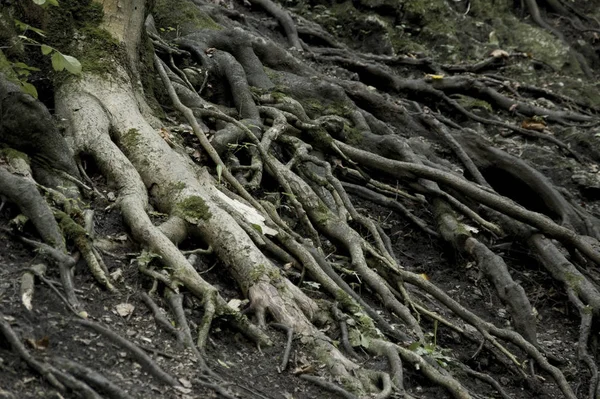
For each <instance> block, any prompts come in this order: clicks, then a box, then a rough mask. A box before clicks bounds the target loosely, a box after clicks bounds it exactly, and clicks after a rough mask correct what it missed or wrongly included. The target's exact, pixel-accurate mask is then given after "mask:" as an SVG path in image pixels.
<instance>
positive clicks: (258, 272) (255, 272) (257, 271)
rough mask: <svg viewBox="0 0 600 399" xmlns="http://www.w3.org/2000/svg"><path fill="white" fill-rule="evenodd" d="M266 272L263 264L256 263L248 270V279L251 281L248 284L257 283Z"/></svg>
mask: <svg viewBox="0 0 600 399" xmlns="http://www.w3.org/2000/svg"><path fill="white" fill-rule="evenodd" d="M266 273H267V268H266V266H265V265H263V264H260V265H256V266H254V267H253V268H252V271H251V272H250V276H249V277H250V281H251V282H252V283H251V284H249V285H252V284H256V283H258V282H259V281H260V280H261V279H262V278H263V277H264V275H265V274H266Z"/></svg>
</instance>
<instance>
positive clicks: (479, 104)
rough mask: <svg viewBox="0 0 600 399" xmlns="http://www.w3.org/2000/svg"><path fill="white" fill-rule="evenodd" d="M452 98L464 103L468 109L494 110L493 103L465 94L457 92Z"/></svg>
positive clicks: (464, 106)
mask: <svg viewBox="0 0 600 399" xmlns="http://www.w3.org/2000/svg"><path fill="white" fill-rule="evenodd" d="M452 98H453V99H455V100H456V102H457V103H458V104H460V105H462V106H463V108H466V109H468V110H469V109H473V108H481V109H484V110H486V111H488V112H494V109H493V108H492V105H491V104H490V103H488V102H487V101H484V100H480V99H478V98H473V97H469V96H465V95H462V94H455V95H453V96H452Z"/></svg>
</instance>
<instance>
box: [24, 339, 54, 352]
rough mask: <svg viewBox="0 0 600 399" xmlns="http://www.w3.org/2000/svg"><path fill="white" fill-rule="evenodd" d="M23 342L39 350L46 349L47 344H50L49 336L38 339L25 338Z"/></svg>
mask: <svg viewBox="0 0 600 399" xmlns="http://www.w3.org/2000/svg"><path fill="white" fill-rule="evenodd" d="M25 342H26V343H27V344H28V345H29V346H31V347H32V348H33V349H37V350H39V351H44V350H46V349H48V345H50V338H48V337H43V338H40V339H31V338H28V339H26V340H25Z"/></svg>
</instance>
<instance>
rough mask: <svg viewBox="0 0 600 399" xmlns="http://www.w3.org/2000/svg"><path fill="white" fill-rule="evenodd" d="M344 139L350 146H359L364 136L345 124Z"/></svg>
mask: <svg viewBox="0 0 600 399" xmlns="http://www.w3.org/2000/svg"><path fill="white" fill-rule="evenodd" d="M344 137H345V139H346V142H347V143H348V144H350V145H359V144H360V143H361V142H362V141H363V139H364V136H363V134H362V133H361V131H360V130H358V129H356V128H355V127H351V126H350V125H349V124H347V123H344Z"/></svg>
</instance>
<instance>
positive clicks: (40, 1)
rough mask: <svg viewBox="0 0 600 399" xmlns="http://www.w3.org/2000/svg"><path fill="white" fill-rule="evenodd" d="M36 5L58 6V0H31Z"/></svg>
mask: <svg viewBox="0 0 600 399" xmlns="http://www.w3.org/2000/svg"><path fill="white" fill-rule="evenodd" d="M32 1H33V2H34V3H35V4H37V5H38V6H58V0H32Z"/></svg>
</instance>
